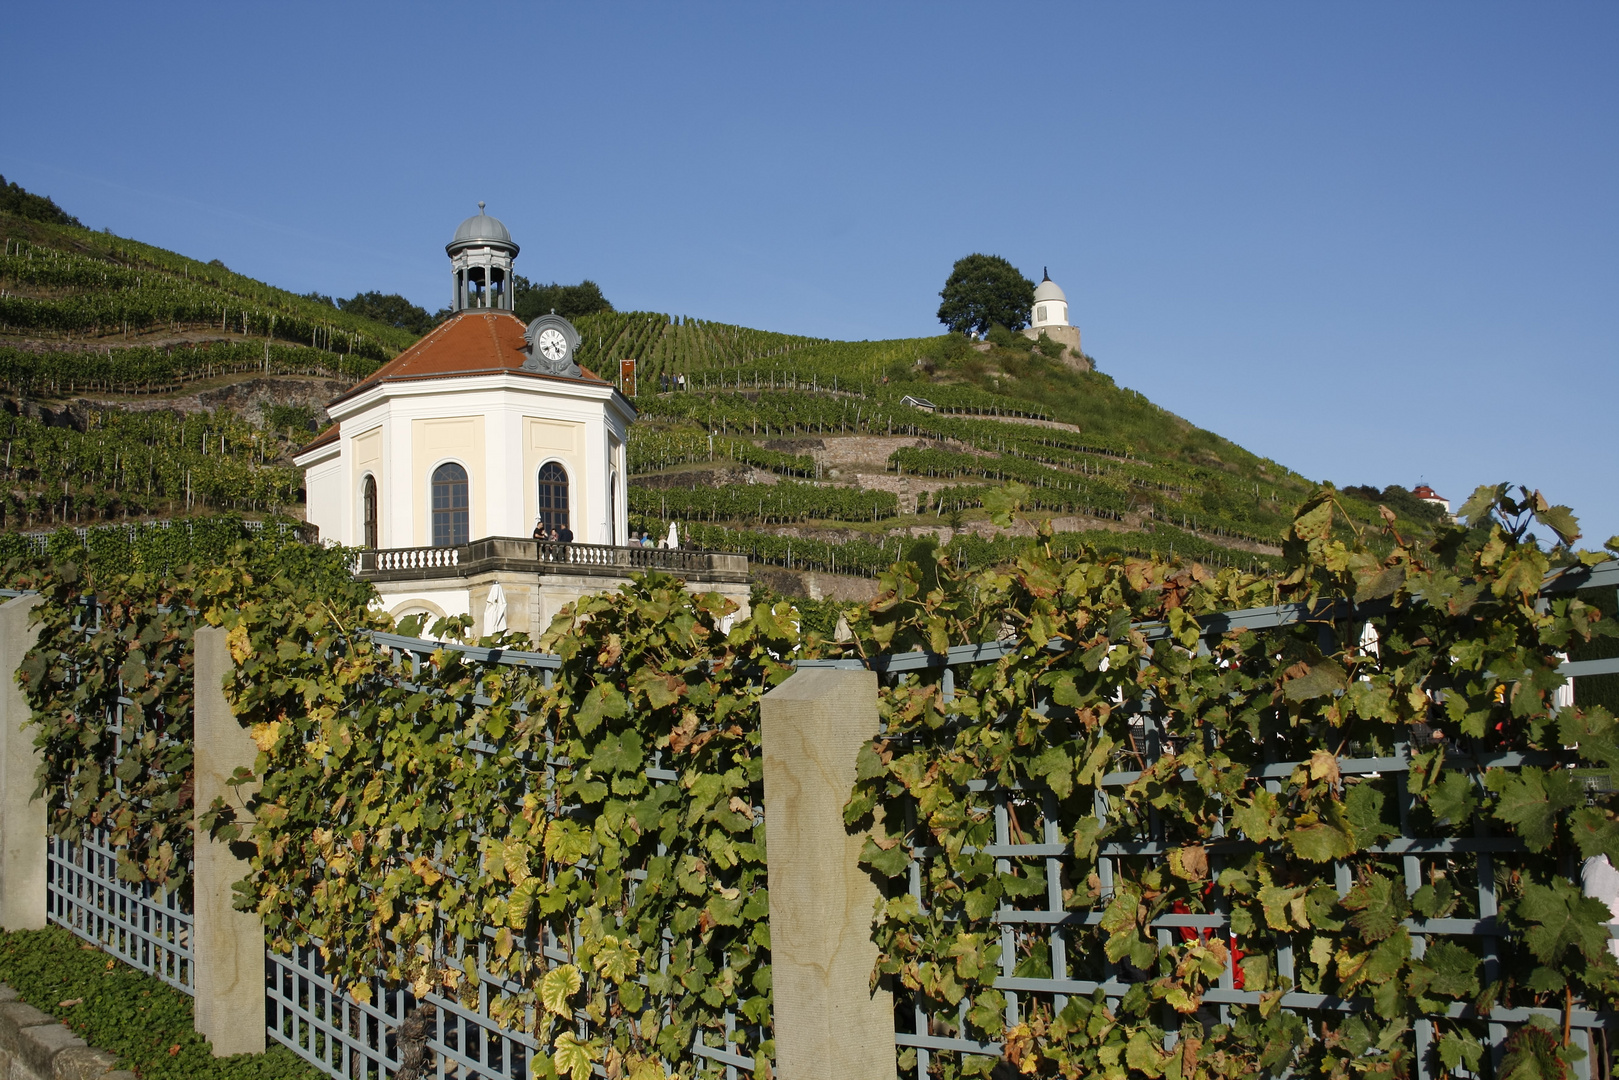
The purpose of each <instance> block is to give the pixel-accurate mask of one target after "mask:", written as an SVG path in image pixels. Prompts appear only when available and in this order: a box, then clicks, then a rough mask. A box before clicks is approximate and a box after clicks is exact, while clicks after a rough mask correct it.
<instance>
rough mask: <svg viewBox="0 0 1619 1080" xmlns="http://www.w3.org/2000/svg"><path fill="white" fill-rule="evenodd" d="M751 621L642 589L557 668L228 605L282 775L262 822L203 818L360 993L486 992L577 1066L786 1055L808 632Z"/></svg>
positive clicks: (556, 639)
mask: <svg viewBox="0 0 1619 1080" xmlns="http://www.w3.org/2000/svg"><path fill="white" fill-rule="evenodd" d="M732 610H734V605H732V604H731V603H730V602H729V601H727V600H725V599H723V598H722V597H720V596H718V595H717V594H706V595H702V596H696V597H694V596H692V595H691V594H689V593H687V592H686V591H685V590H684V588H683V587H682V585H681V583H680V582H678V581H675V580H674V579H672V578H667V577H658V576H649V577H646V578H639V579H637V580H636V581H635V582H634V583H633V584H631V585H628V586H625V587H624V588H623V589H621V590H620V591H619V592H618V593H616V594H611V595H604V596H598V597H590V598H586V599H584V600H582V601H580V602H579V603H578V604H577V605H576V607H574V608H573V609H571V610H570V611H568V612H565V613H564V615H563V616H562V617H561V618H560V619H559V621H558V622H557V623H554V624H553V626H552V628H551V630H550V631H549V632H548V633H547V634H546V635H545V636H544V637H543V638H542V639H541V640H540V642H539V645H540V647H541V648H547V649H554V650H555V652H556V658H555V659H556V660H557V662H556V663H555V664H554V665H546V666H543V667H542V666H533V665H529V664H525V663H522V662H512V661H520V660H521V657H520V656H509V657H508V658H507V662H505V663H495V662H478V657H477V656H474V655H473V654H469V653H468V652H467V651H465V650H458V649H443V650H440V651H438V652H436V653H434V654H432V655H431V656H430V657H427V658H425V659H420V658H418V659H417V660H414V661H413V660H411V659H410V657H411V655H413V654H409V653H400V652H395V651H394V650H392V649H390V648H389V639H387V638H386V637H375V636H372V635H369V634H367V633H365V632H364V631H365V628H366V625H367V618H366V617H365V616H364V615H363V614H358V613H356V614H355V615H352V616H350V618H349V620H348V621H347V622H345V620H343V619H340V618H337V617H335V616H334V614H333V613H332V611H331V609H330V607H329V606H327V605H321V604H318V603H307V604H303V605H298V604H288V603H283V602H278V601H273V600H264V601H258V600H250V601H249V602H247V603H245V604H243V605H242V606H241V607H240V608H239V609H237V610H234V611H229V612H221V613H220V617H221V618H223V620H224V622H225V624H226V625H227V626H229V627H230V631H229V642H230V649H231V653H232V655H233V657H234V658H235V660H236V662H237V668H236V676H235V682H234V684H233V685H231V686H229V687H227V693H228V695H229V696H230V697H231V699H232V703H233V707H234V708H235V710H236V713H237V715H238V716H239V717H240V718H242V719H243V720H244V722H246V723H248V724H250V725H251V732H252V736H253V738H254V740H255V742H256V743H257V744H258V746H259V749H260V751H261V753H260V755H259V759H258V763H257V765H256V766H255V769H254V772H255V773H256V774H257V776H258V777H260V778H261V779H262V783H263V786H262V789H261V790H260V792H259V794H258V796H257V797H256V798H255V800H253V802H252V803H251V804H250V805H249V806H248V807H246V808H245V811H246V813H247V814H249V815H251V818H252V822H251V826H246V825H245V822H244V823H240V824H239V823H237V822H236V821H234V820H233V819H234V818H235V817H236V812H235V811H234V810H232V809H229V808H227V807H225V806H223V805H216V806H214V807H212V808H210V812H209V814H208V815H207V816H206V817H205V818H204V822H205V823H206V824H208V825H209V826H210V827H213V828H216V829H218V830H220V832H221V833H223V834H225V835H237V834H238V833H237V830H238V829H241V830H242V831H241V833H240V835H245V836H248V837H250V838H251V839H252V840H253V842H254V843H255V844H256V845H257V855H256V856H255V857H254V858H253V860H252V866H253V869H252V873H251V875H250V877H249V879H248V881H247V884H246V888H247V892H246V894H245V896H246V899H247V902H248V903H249V904H251V905H252V906H254V907H255V908H256V909H257V910H258V911H259V913H260V914H261V915H262V916H263V918H264V921H265V927H266V930H267V933H268V935H269V937H270V938H271V941H272V947H274V948H277V949H279V950H282V951H285V950H286V949H288V948H291V947H293V946H295V945H302V944H306V943H309V942H310V941H315V942H318V943H319V945H320V949H321V953H322V957H323V959H324V961H325V970H326V972H327V973H328V975H329V976H331V977H333V978H334V979H336V980H337V981H338V982H339V984H340V985H343V986H345V987H348V988H350V990H351V992H353V993H354V994H355V995H356V996H357V997H358V998H359V999H360V1000H365V999H366V998H367V997H368V995H369V993H370V987H371V985H372V982H373V980H374V978H375V977H376V973H377V972H378V971H381V972H384V973H385V977H386V978H387V980H388V981H390V982H394V983H405V984H408V985H410V986H412V987H413V989H414V992H415V993H416V995H417V996H418V997H420V996H421V995H423V994H425V993H426V992H427V991H428V990H429V989H434V990H437V991H438V992H442V993H444V994H446V995H449V996H459V997H460V998H461V999H462V1000H463V1002H476V1001H477V1000H478V997H479V995H480V991H482V992H484V993H487V994H488V995H489V999H490V1004H489V1007H488V1012H489V1015H490V1016H491V1017H493V1018H494V1019H495V1020H497V1021H498V1022H500V1023H502V1024H504V1025H505V1026H507V1027H510V1028H515V1029H519V1030H526V1031H528V1032H529V1033H530V1034H532V1035H533V1036H535V1037H536V1038H537V1039H538V1040H539V1041H540V1043H541V1045H543V1046H545V1047H547V1048H548V1050H549V1054H550V1057H549V1060H547V1061H545V1062H544V1063H543V1064H544V1065H545V1066H547V1067H549V1068H551V1069H554V1070H555V1072H556V1073H560V1074H567V1075H569V1076H571V1077H572V1078H573V1080H584V1078H585V1077H587V1076H589V1075H590V1073H591V1070H592V1068H593V1067H594V1066H596V1065H601V1066H602V1067H603V1068H604V1069H605V1070H606V1071H607V1073H608V1075H611V1076H629V1077H631V1078H635V1080H644V1078H646V1077H662V1076H664V1075H665V1073H664V1064H662V1062H667V1063H669V1065H670V1066H671V1067H672V1068H673V1069H674V1070H675V1071H676V1072H677V1073H678V1074H680V1075H691V1071H692V1069H693V1068H697V1069H699V1070H704V1069H709V1068H717V1067H718V1066H717V1065H715V1064H714V1061H713V1059H712V1058H709V1057H701V1058H700V1059H698V1060H696V1061H694V1060H693V1055H692V1054H691V1052H690V1049H691V1046H692V1043H693V1040H694V1038H696V1039H702V1040H703V1041H704V1042H705V1043H706V1044H709V1045H713V1044H714V1043H715V1041H716V1040H718V1041H720V1042H725V1041H726V1040H730V1042H729V1044H728V1045H725V1046H724V1047H723V1049H724V1050H725V1051H726V1052H727V1053H729V1054H732V1055H735V1054H739V1053H740V1054H741V1055H743V1056H744V1057H750V1058H755V1059H756V1060H759V1061H761V1062H762V1061H767V1060H768V1059H769V1058H770V1056H771V1053H772V1050H771V1045H772V1043H771V1035H770V1029H769V1017H770V974H769V971H770V969H769V960H768V957H769V952H768V950H769V932H768V926H767V923H766V916H767V914H768V899H767V898H768V893H767V892H766V890H765V888H764V884H765V881H764V823H763V820H762V816H761V815H760V814H759V812H758V811H757V809H756V808H757V807H758V806H759V805H761V802H762V800H761V797H760V791H759V786H760V784H761V782H762V766H761V760H760V756H759V727H758V719H757V716H758V698H759V696H760V695H761V694H763V693H764V692H765V691H766V690H768V689H769V688H770V687H771V686H773V685H775V684H776V683H778V682H779V681H781V680H782V679H784V678H786V677H787V675H788V674H789V673H790V670H791V669H790V667H789V666H788V664H786V663H784V662H782V661H779V660H777V659H775V657H776V656H787V655H789V654H790V653H791V652H792V651H793V650H794V648H795V646H796V644H797V636H796V633H795V632H794V630H793V628H792V625H791V622H790V621H789V619H788V618H787V614H788V612H787V609H786V607H785V606H783V607H782V608H781V610H780V611H771V610H769V609H766V610H763V611H756V612H755V613H754V616H753V618H751V619H749V620H748V621H746V622H744V623H742V624H739V626H738V627H736V628H735V629H733V630H732V631H731V632H730V633H729V634H727V633H725V632H723V631H721V630H720V629H719V624H720V620H721V619H722V618H724V617H725V616H726V615H727V614H729V613H730V611H732ZM375 621H376V620H375V619H374V618H373V619H372V620H371V622H373V623H374V622H375ZM395 644H396V645H397V644H399V642H397V641H396V642H395ZM492 644H496V645H497V647H498V648H500V649H502V650H503V651H504V650H509V649H511V648H512V647H513V646H516V647H519V648H520V647H521V646H523V645H524V644H526V642H525V641H524V640H523V639H522V638H521V637H516V638H511V639H507V640H505V641H502V642H498V643H492ZM479 655H480V656H483V657H485V658H487V659H488V660H491V661H492V660H493V659H494V658H493V657H488V656H487V654H479ZM402 658H403V659H402ZM535 659H536V660H537V659H539V658H537V657H536V658H535ZM486 938H487V939H488V943H489V948H488V949H487V951H486V952H485V955H484V959H483V966H482V969H481V970H480V966H479V964H478V963H477V962H476V961H475V957H476V956H477V953H478V950H477V949H476V948H475V946H476V945H477V944H479V943H481V942H484V941H485V939H486ZM728 1014H729V1015H728ZM732 1018H737V1019H735V1020H733V1019H732ZM543 1074H544V1073H543V1072H542V1075H543Z"/></svg>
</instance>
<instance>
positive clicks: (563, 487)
mask: <svg viewBox="0 0 1619 1080" xmlns="http://www.w3.org/2000/svg"><path fill="white" fill-rule="evenodd" d="M539 483H540V487H539V502H538V504H537V505H538V507H539V521H538V525H539V527H540V528H542V529H544V530H545V531H546V532H547V533H549V532H550V531H551V530H552V529H555V530H556V531H557V532H558V533H560V532H561V531H562V530H563V529H567V528H571V526H570V525H569V523H568V522H569V516H568V470H566V469H564V468H563V467H562V463H561V462H557V461H547V462H546V463H545V464H544V465H542V466H540V481H539Z"/></svg>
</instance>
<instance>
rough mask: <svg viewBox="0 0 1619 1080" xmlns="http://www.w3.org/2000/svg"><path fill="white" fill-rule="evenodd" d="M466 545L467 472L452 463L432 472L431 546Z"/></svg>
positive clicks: (447, 463)
mask: <svg viewBox="0 0 1619 1080" xmlns="http://www.w3.org/2000/svg"><path fill="white" fill-rule="evenodd" d="M466 542H467V471H466V470H465V469H463V468H462V467H461V466H459V465H457V464H456V463H455V462H453V461H446V462H445V463H444V464H442V465H440V466H439V467H438V468H436V469H434V470H433V546H434V547H460V546H461V545H462V544H464V543H466Z"/></svg>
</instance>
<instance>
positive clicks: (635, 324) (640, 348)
mask: <svg viewBox="0 0 1619 1080" xmlns="http://www.w3.org/2000/svg"><path fill="white" fill-rule="evenodd" d="M576 325H577V327H578V330H579V333H580V336H581V338H582V340H581V342H580V345H579V356H578V360H579V363H580V364H582V365H583V366H585V367H587V368H589V369H591V370H592V371H595V372H597V373H598V374H600V375H602V376H603V377H605V378H614V377H616V376H617V374H618V362H619V361H620V360H625V359H635V360H636V361H638V366H639V370H640V377H641V379H642V380H644V381H645V384H646V385H652V384H655V383H656V381H657V380H658V378H659V377H660V376H665V375H670V374H674V373H687V372H693V371H703V370H708V369H711V368H721V367H727V366H731V365H735V364H739V363H743V362H745V361H748V360H755V359H758V358H762V357H782V356H786V355H787V354H789V353H792V352H794V351H796V350H800V349H803V348H804V347H806V346H808V345H811V344H817V343H819V339H816V338H807V337H799V336H796V335H793V334H776V333H771V332H770V331H767V330H752V329H749V328H748V327H745V326H731V325H728V324H725V323H715V322H706V321H704V320H701V319H692V318H684V319H682V318H677V317H671V316H668V315H663V314H658V313H656V312H646V311H610V312H600V313H597V314H593V315H584V316H581V317H580V318H579V319H578V320H577V322H576Z"/></svg>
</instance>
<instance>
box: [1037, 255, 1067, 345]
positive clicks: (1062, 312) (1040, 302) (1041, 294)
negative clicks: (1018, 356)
mask: <svg viewBox="0 0 1619 1080" xmlns="http://www.w3.org/2000/svg"><path fill="white" fill-rule="evenodd" d="M1044 274H1045V276H1044V279H1043V280H1042V281H1041V282H1040V284H1039V285H1037V286H1035V290H1034V319H1033V321H1032V322H1031V323H1030V325H1031V326H1032V327H1033V328H1034V329H1035V330H1036V331H1037V332H1038V331H1039V330H1041V329H1043V328H1044V327H1047V326H1067V325H1068V297H1067V296H1066V295H1065V294H1064V293H1063V291H1062V290H1061V289H1060V288H1058V287H1057V283H1056V282H1055V281H1052V280H1051V271H1050V270H1046V271H1044Z"/></svg>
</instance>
